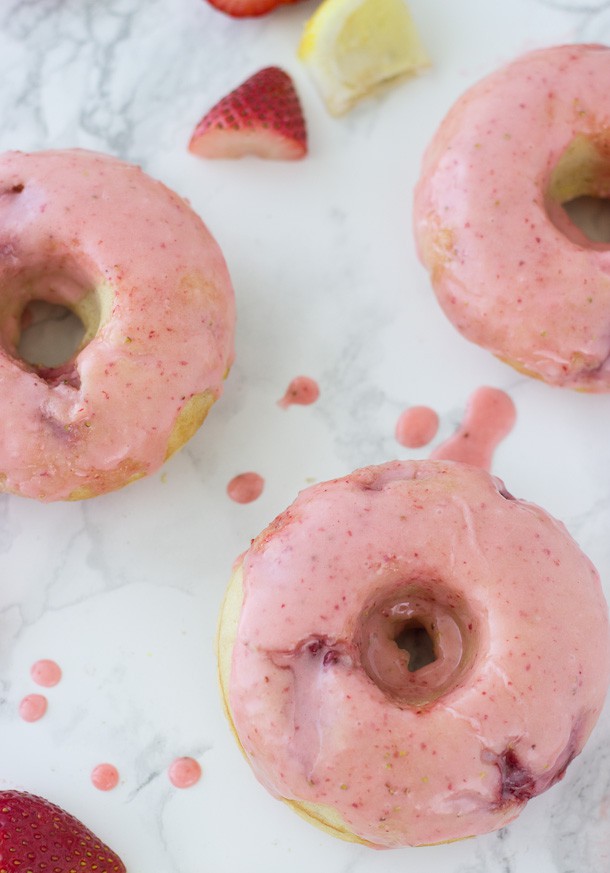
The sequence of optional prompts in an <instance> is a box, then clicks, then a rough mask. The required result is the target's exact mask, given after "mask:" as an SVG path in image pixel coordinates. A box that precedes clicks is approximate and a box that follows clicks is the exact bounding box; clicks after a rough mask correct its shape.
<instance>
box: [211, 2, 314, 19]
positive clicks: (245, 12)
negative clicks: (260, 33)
mask: <svg viewBox="0 0 610 873" xmlns="http://www.w3.org/2000/svg"><path fill="white" fill-rule="evenodd" d="M298 2H299V0H208V3H209V4H210V6H213V7H214V9H219V10H220V11H221V12H225V13H226V14H227V15H232V16H233V18H254V17H255V16H257V15H266V14H267V13H268V12H271V10H272V9H275V8H276V7H277V6H287V5H289V4H291V3H298Z"/></svg>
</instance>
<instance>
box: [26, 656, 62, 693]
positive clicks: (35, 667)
mask: <svg viewBox="0 0 610 873" xmlns="http://www.w3.org/2000/svg"><path fill="white" fill-rule="evenodd" d="M61 675H62V673H61V667H60V666H59V664H56V663H55V661H51V660H48V659H46V658H44V659H42V660H40V661H36V663H35V664H32V668H31V670H30V676H31V677H32V679H33V680H34V682H35V683H36V684H37V685H42V686H43V687H44V688H53V686H54V685H57V684H58V682H60V680H61Z"/></svg>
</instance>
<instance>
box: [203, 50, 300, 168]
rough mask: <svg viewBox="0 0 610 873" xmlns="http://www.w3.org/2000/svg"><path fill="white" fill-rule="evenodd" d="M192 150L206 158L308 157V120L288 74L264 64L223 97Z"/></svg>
mask: <svg viewBox="0 0 610 873" xmlns="http://www.w3.org/2000/svg"><path fill="white" fill-rule="evenodd" d="M189 151H191V152H192V153H193V154H195V155H199V156H200V157H202V158H241V157H242V156H243V155H256V156H257V157H259V158H268V159H272V160H286V161H289V160H297V159H298V158H302V157H304V156H305V155H306V154H307V130H306V127H305V119H304V117H303V110H302V108H301V103H300V101H299V97H298V95H297V92H296V90H295V87H294V84H293V82H292V79H291V78H290V76H289V75H288V73H285V72H284V70H281V69H280V68H279V67H265V68H264V69H263V70H259V71H258V73H255V74H254V75H253V76H250V78H249V79H246V81H245V82H243V84H241V85H240V86H239V87H238V88H236V89H235V90H234V91H231V93H230V94H227V96H226V97H223V98H222V100H220V102H219V103H217V104H216V105H215V106H213V107H212V108H211V109H210V111H209V112H208V113H207V114H206V115H205V116H204V117H203V118H202V119H201V121H200V122H199V124H198V125H197V127H196V129H195V132H194V133H193V136H192V137H191V141H190V143H189Z"/></svg>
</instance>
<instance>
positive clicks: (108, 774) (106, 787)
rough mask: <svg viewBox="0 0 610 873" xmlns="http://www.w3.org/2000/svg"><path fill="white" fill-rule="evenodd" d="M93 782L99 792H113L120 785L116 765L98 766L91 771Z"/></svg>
mask: <svg viewBox="0 0 610 873" xmlns="http://www.w3.org/2000/svg"><path fill="white" fill-rule="evenodd" d="M91 782H92V783H93V785H94V786H95V788H97V789H98V790H99V791H112V789H113V788H116V787H117V785H118V784H119V771H118V770H117V768H116V767H115V766H114V764H98V765H97V767H94V768H93V770H92V771H91Z"/></svg>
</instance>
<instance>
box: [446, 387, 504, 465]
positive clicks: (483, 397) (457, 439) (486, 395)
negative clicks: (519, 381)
mask: <svg viewBox="0 0 610 873" xmlns="http://www.w3.org/2000/svg"><path fill="white" fill-rule="evenodd" d="M516 415H517V413H516V410H515V405H514V403H513V401H512V400H511V399H510V397H509V396H508V394H506V392H505V391H501V390H500V389H499V388H485V387H484V388H479V389H478V390H477V391H475V392H474V394H473V395H472V397H471V398H470V400H469V401H468V406H467V407H466V414H465V416H464V421H463V422H462V424H461V425H460V427H459V428H458V429H457V431H456V432H455V433H454V434H453V436H452V437H450V438H449V439H448V440H446V441H445V442H444V443H442V444H441V445H440V446H438V447H437V448H436V449H435V450H434V451H433V452H432V454H431V455H430V457H431V458H433V459H435V460H445V461H462V462H463V463H465V464H472V465H473V466H474V467H481V468H482V469H483V470H490V469H491V464H492V461H493V453H494V450H495V448H496V446H497V445H498V444H499V443H500V442H501V441H502V439H504V437H505V436H507V434H509V433H510V432H511V430H512V428H513V425H514V423H515V419H516Z"/></svg>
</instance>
